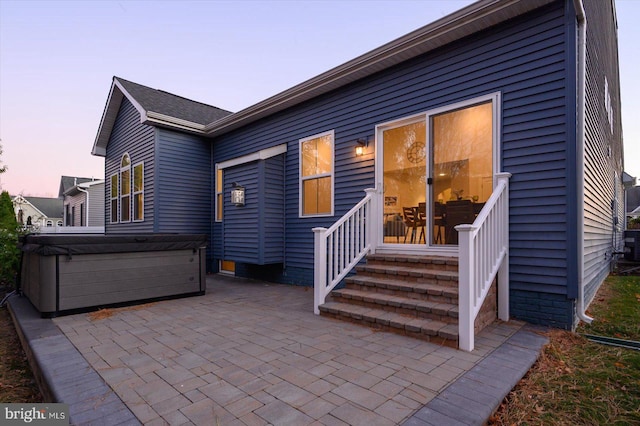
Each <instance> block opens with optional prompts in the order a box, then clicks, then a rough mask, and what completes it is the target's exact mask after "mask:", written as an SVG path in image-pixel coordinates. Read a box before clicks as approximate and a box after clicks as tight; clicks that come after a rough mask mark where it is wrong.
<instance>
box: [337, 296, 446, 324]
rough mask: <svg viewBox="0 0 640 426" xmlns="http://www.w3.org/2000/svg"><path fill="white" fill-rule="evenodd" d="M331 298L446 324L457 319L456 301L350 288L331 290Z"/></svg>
mask: <svg viewBox="0 0 640 426" xmlns="http://www.w3.org/2000/svg"><path fill="white" fill-rule="evenodd" d="M331 298H332V300H335V301H336V302H341V303H350V304H354V305H359V306H365V307H368V308H371V309H382V310H384V311H387V312H396V313H398V314H402V315H407V316H411V317H416V318H428V319H432V320H436V321H441V322H444V323H447V324H455V323H457V321H458V305H457V303H456V304H454V303H451V302H449V303H442V302H437V301H431V300H421V299H415V298H411V297H406V296H396V295H392V294H385V293H380V292H375V291H367V290H356V289H350V288H344V289H340V290H334V291H333V292H331ZM456 302H457V298H456Z"/></svg>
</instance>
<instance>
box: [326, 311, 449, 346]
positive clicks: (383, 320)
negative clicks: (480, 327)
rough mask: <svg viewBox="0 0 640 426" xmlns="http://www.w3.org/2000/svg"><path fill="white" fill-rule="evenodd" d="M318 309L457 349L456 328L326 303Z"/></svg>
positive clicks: (351, 320)
mask: <svg viewBox="0 0 640 426" xmlns="http://www.w3.org/2000/svg"><path fill="white" fill-rule="evenodd" d="M319 309H320V313H321V314H322V315H325V316H328V317H331V318H336V319H340V320H347V321H350V322H354V323H358V324H362V325H365V326H368V327H371V328H374V329H378V330H385V331H391V332H394V333H398V334H402V335H406V336H411V337H415V338H418V339H422V340H426V341H429V342H434V343H438V344H444V345H447V346H451V347H456V348H457V347H458V326H457V325H455V324H447V323H445V322H442V321H437V320H432V319H428V318H416V317H411V316H407V315H402V314H399V313H396V312H390V311H385V310H382V309H371V308H368V307H366V306H358V305H352V304H348V303H341V302H327V303H325V304H323V305H320V307H319Z"/></svg>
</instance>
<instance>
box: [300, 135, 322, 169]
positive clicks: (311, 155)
mask: <svg viewBox="0 0 640 426" xmlns="http://www.w3.org/2000/svg"><path fill="white" fill-rule="evenodd" d="M301 149H302V165H301V167H302V176H313V175H315V174H316V157H317V151H318V150H317V143H316V140H315V139H313V140H310V141H306V142H304V143H302V146H301Z"/></svg>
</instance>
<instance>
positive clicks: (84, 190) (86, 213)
mask: <svg viewBox="0 0 640 426" xmlns="http://www.w3.org/2000/svg"><path fill="white" fill-rule="evenodd" d="M78 191H80V192H84V193H85V194H87V202H86V206H87V207H86V208H85V209H84V226H89V191H87V190H86V189H82V188H80V186H78Z"/></svg>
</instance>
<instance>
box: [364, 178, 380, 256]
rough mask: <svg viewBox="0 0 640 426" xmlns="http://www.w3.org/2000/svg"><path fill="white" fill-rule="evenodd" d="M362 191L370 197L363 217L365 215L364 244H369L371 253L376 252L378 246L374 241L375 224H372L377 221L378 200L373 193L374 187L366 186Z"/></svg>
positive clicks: (374, 191)
mask: <svg viewBox="0 0 640 426" xmlns="http://www.w3.org/2000/svg"><path fill="white" fill-rule="evenodd" d="M364 192H365V193H366V194H367V195H366V196H367V197H370V198H371V201H370V202H369V204H368V209H367V210H368V211H365V217H366V220H367V222H366V231H365V232H366V236H365V238H366V242H365V244H369V246H370V251H371V254H375V253H376V248H377V246H378V242H377V241H376V238H375V235H376V233H375V226H376V225H374V224H376V223H378V217H379V216H378V202H377V200H376V198H375V196H374V195H375V193H376V189H375V188H367V189H365V190H364Z"/></svg>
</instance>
